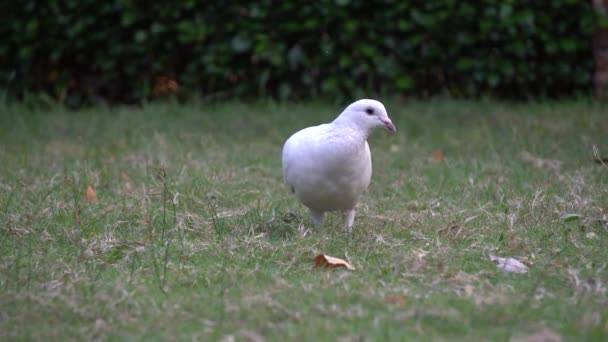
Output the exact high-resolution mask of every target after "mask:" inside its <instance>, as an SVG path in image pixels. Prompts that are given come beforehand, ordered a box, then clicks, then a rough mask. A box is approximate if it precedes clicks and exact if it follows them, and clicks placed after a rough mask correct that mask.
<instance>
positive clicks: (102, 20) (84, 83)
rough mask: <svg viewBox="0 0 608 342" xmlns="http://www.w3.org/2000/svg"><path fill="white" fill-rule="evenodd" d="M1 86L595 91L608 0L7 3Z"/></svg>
mask: <svg viewBox="0 0 608 342" xmlns="http://www.w3.org/2000/svg"><path fill="white" fill-rule="evenodd" d="M2 7H4V10H2V13H1V14H0V18H1V20H0V30H1V32H0V34H1V35H2V37H3V38H2V43H0V56H2V57H1V58H0V87H1V89H2V90H3V92H4V96H5V97H6V98H8V99H18V100H26V101H27V100H28V99H30V100H31V99H32V98H36V99H41V98H42V99H46V100H48V101H53V102H59V103H62V104H65V105H67V106H69V107H79V106H82V105H89V104H96V103H109V104H115V103H140V102H142V101H148V100H152V99H155V98H163V97H167V96H170V97H177V98H179V99H189V98H193V97H196V98H202V99H219V100H228V99H235V98H238V99H247V98H272V99H278V100H309V99H316V98H326V99H340V100H350V99H354V98H360V97H372V96H393V97H395V96H396V97H401V96H403V97H416V98H426V97H431V96H435V95H447V96H450V97H479V96H495V97H501V98H509V99H512V98H513V99H529V98H536V97H543V98H546V97H564V96H568V97H572V96H580V95H584V96H587V95H589V94H592V93H594V92H595V93H596V94H597V93H599V94H601V93H605V89H606V84H608V71H607V69H608V33H606V32H607V29H606V27H608V24H607V23H608V20H607V19H606V15H605V13H606V8H608V1H606V0H593V1H591V0H553V1H523V0H486V1H473V0H410V1H390V0H386V1H360V0H353V1H350V0H324V1H315V2H304V1H269V0H267V1H252V2H243V1H232V0H225V1H221V2H210V1H194V0H183V1H155V2H145V1H130V0H108V1H95V0H50V1H37V0H24V1H9V2H6V3H5V4H3V5H2Z"/></svg>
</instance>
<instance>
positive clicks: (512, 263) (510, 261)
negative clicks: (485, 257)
mask: <svg viewBox="0 0 608 342" xmlns="http://www.w3.org/2000/svg"><path fill="white" fill-rule="evenodd" d="M490 260H492V261H493V262H494V263H495V264H496V266H498V268H499V269H501V270H503V271H507V272H513V273H528V266H526V265H524V264H523V263H522V262H521V261H519V260H517V259H515V258H500V257H497V256H495V255H492V254H490Z"/></svg>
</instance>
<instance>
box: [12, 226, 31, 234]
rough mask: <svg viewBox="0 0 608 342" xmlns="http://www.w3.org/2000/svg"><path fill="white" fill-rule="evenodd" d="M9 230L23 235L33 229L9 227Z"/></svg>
mask: <svg viewBox="0 0 608 342" xmlns="http://www.w3.org/2000/svg"><path fill="white" fill-rule="evenodd" d="M8 231H9V232H10V233H11V234H13V235H17V236H23V235H26V234H29V233H31V232H32V231H31V229H28V228H21V227H10V228H8Z"/></svg>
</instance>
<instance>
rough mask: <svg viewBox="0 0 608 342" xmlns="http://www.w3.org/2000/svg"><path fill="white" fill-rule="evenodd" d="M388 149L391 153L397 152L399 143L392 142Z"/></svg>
mask: <svg viewBox="0 0 608 342" xmlns="http://www.w3.org/2000/svg"><path fill="white" fill-rule="evenodd" d="M389 150H390V151H391V152H393V153H397V152H399V150H400V148H399V145H395V144H392V145H391V147H390V148H389Z"/></svg>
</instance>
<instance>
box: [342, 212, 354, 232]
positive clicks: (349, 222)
mask: <svg viewBox="0 0 608 342" xmlns="http://www.w3.org/2000/svg"><path fill="white" fill-rule="evenodd" d="M343 216H344V230H346V232H347V233H350V231H351V230H352V229H353V224H354V223H355V209H350V210H346V211H344V213H343Z"/></svg>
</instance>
